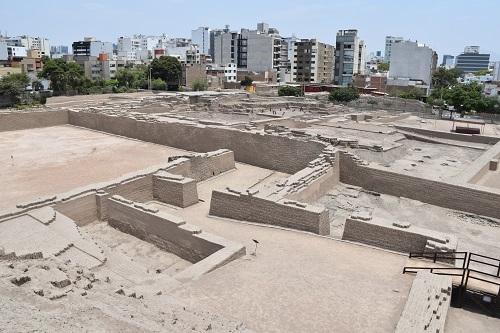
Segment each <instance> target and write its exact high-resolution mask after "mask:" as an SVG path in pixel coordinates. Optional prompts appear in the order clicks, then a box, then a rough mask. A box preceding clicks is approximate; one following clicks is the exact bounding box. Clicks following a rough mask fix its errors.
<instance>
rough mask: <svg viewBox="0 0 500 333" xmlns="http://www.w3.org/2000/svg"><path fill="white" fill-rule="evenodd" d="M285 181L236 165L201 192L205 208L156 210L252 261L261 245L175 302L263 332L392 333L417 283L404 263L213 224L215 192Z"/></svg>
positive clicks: (311, 240)
mask: <svg viewBox="0 0 500 333" xmlns="http://www.w3.org/2000/svg"><path fill="white" fill-rule="evenodd" d="M278 176H279V175H275V174H274V173H273V172H272V171H269V170H265V169H260V168H256V167H253V166H249V165H244V164H237V170H235V171H230V172H228V173H225V174H223V175H221V176H218V177H216V178H213V179H211V180H208V181H205V182H203V183H200V184H199V185H198V193H199V197H200V199H202V200H203V201H204V202H200V203H198V204H196V205H194V206H191V207H188V208H185V209H175V208H172V207H170V206H166V205H163V204H156V203H151V205H153V206H156V207H158V208H160V209H163V210H166V211H168V212H170V213H174V214H178V215H181V216H183V217H184V218H185V219H186V221H188V222H189V223H192V224H195V225H198V226H200V227H201V228H202V229H203V230H206V231H209V232H212V233H215V234H217V235H220V236H223V237H225V238H228V239H230V240H235V241H238V242H240V243H242V244H244V245H245V246H246V247H247V251H248V252H249V253H250V252H253V250H254V243H253V241H252V239H256V240H258V241H259V246H258V249H257V255H256V256H252V255H249V256H247V257H245V258H244V259H240V260H237V261H234V262H232V263H230V264H228V265H226V266H224V267H222V268H219V269H217V270H216V271H214V272H212V273H210V274H207V275H205V276H203V277H202V278H201V279H200V280H198V281H193V282H191V283H189V284H187V285H185V286H184V287H183V288H179V289H177V290H176V291H175V296H176V297H177V298H179V299H180V300H182V301H183V302H186V303H187V304H190V305H194V304H196V305H198V306H203V307H205V308H207V309H212V310H213V311H215V312H217V313H219V314H221V315H223V316H225V317H228V318H233V319H238V320H242V321H243V322H244V323H245V324H247V325H248V327H249V328H251V329H253V330H255V331H259V332H332V331H335V332H367V331H370V332H388V331H392V330H393V329H394V328H395V326H396V323H397V321H398V319H399V315H400V312H401V311H402V308H403V306H404V303H405V301H406V297H407V295H408V291H409V288H410V285H411V281H412V279H413V277H412V276H409V275H402V274H401V269H402V267H403V265H404V263H405V262H406V257H405V256H400V255H395V254H391V253H387V252H384V251H379V250H374V249H370V248H367V247H362V246H357V245H352V244H349V243H344V242H339V241H336V240H333V239H329V238H324V237H319V236H315V235H312V234H308V233H302V232H295V231H289V230H282V229H278V228H270V227H264V226H258V225H254V224H247V223H239V222H236V221H230V220H225V219H219V218H215V217H208V216H207V214H208V209H209V204H210V197H211V191H212V190H213V189H216V188H224V187H225V186H227V184H232V185H234V186H251V185H254V186H265V183H266V182H273V181H274V180H276V178H277V177H278ZM259 179H262V180H263V181H262V182H260V183H259ZM256 183H259V184H258V185H255V184H256ZM389 281H390V283H388V282H389Z"/></svg>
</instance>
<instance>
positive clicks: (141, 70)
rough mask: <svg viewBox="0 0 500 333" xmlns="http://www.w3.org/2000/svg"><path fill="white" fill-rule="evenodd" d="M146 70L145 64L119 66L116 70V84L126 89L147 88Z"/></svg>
mask: <svg viewBox="0 0 500 333" xmlns="http://www.w3.org/2000/svg"><path fill="white" fill-rule="evenodd" d="M147 71H148V69H147V68H146V67H145V66H137V67H133V68H132V67H125V68H120V69H119V70H118V71H117V72H116V81H117V83H118V86H119V87H125V88H127V89H139V88H147V85H148V83H147Z"/></svg>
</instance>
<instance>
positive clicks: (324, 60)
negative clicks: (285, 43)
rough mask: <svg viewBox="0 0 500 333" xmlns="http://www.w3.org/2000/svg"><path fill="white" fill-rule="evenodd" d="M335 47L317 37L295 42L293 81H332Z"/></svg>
mask: <svg viewBox="0 0 500 333" xmlns="http://www.w3.org/2000/svg"><path fill="white" fill-rule="evenodd" d="M333 68H334V47H333V45H329V44H325V43H321V42H319V41H317V40H316V39H301V40H299V41H296V42H295V43H294V47H293V62H292V68H291V69H292V81H293V82H313V83H331V82H332V81H333Z"/></svg>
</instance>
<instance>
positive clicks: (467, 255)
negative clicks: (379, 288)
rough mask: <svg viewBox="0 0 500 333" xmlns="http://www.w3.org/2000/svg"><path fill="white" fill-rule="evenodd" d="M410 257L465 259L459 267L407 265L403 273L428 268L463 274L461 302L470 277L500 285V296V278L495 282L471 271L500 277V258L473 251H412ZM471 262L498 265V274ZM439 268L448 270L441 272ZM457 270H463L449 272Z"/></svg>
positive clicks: (433, 270) (450, 274)
mask: <svg viewBox="0 0 500 333" xmlns="http://www.w3.org/2000/svg"><path fill="white" fill-rule="evenodd" d="M458 255H463V257H462V256H460V257H459V256H458ZM409 257H410V258H425V259H433V261H434V262H436V260H437V259H455V260H463V265H462V268H458V267H411V266H405V267H404V268H403V274H405V273H417V272H418V270H428V271H430V272H431V273H433V274H436V275H447V276H461V277H462V279H461V281H460V295H461V296H460V299H461V304H463V300H464V294H465V291H466V290H467V285H468V282H469V278H470V279H473V280H479V281H483V282H486V283H490V284H493V285H496V286H498V287H499V289H498V294H497V297H500V280H499V281H498V282H495V281H491V280H486V279H483V278H481V277H477V276H474V274H472V275H471V274H470V273H477V274H482V275H486V276H489V277H493V278H497V279H500V259H497V258H493V257H488V256H485V255H482V254H477V253H472V252H433V253H429V252H420V253H416V252H410V253H409ZM474 257H479V258H485V259H489V260H494V261H497V262H498V264H497V265H495V264H492V263H489V262H485V261H481V260H478V259H475V258H474ZM471 262H475V263H479V264H484V265H487V266H492V267H498V270H497V274H496V275H495V274H491V273H487V272H484V271H480V270H477V269H473V268H470V267H469V265H470V263H471ZM436 270H438V272H436ZM439 270H441V271H447V272H439ZM457 270H459V271H461V274H454V273H452V272H449V271H457Z"/></svg>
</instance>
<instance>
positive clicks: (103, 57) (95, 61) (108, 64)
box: [77, 53, 125, 80]
mask: <svg viewBox="0 0 500 333" xmlns="http://www.w3.org/2000/svg"><path fill="white" fill-rule="evenodd" d="M77 63H79V64H80V65H81V66H82V67H83V70H84V73H85V77H87V78H89V79H91V80H109V79H113V78H115V76H116V72H117V70H118V68H119V67H120V66H119V64H120V61H117V60H110V58H109V57H108V55H107V54H106V53H102V54H100V55H99V56H97V57H93V56H88V57H83V56H81V57H79V59H78V60H77ZM121 63H122V65H124V64H125V62H124V61H122V62H121ZM121 67H123V66H121Z"/></svg>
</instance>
